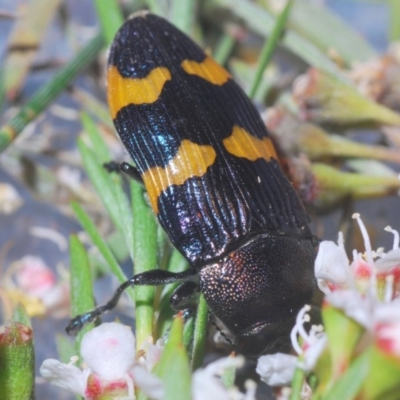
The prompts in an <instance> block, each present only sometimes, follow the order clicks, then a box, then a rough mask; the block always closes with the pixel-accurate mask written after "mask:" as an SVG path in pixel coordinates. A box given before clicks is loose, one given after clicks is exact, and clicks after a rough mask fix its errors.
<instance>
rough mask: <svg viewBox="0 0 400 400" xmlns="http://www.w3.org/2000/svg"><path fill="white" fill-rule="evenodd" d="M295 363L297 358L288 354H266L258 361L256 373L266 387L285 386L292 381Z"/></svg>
mask: <svg viewBox="0 0 400 400" xmlns="http://www.w3.org/2000/svg"><path fill="white" fill-rule="evenodd" d="M296 363H297V357H295V356H292V355H290V354H283V353H276V354H268V355H265V356H261V357H260V358H259V359H258V361H257V368H256V372H257V374H258V375H260V378H261V380H262V381H263V382H265V383H266V384H267V385H270V386H282V385H287V384H289V383H290V382H291V381H292V379H293V373H294V370H295V368H296Z"/></svg>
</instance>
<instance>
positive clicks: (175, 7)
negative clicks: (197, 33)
mask: <svg viewBox="0 0 400 400" xmlns="http://www.w3.org/2000/svg"><path fill="white" fill-rule="evenodd" d="M196 10H197V0H173V1H172V5H171V11H170V18H169V19H170V21H171V23H173V24H174V25H175V26H176V27H177V28H179V29H180V30H181V31H183V32H185V33H186V34H187V35H189V36H192V33H193V26H194V20H195V12H196Z"/></svg>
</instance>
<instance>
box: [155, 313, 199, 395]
mask: <svg viewBox="0 0 400 400" xmlns="http://www.w3.org/2000/svg"><path fill="white" fill-rule="evenodd" d="M154 372H155V374H156V375H157V376H159V377H160V378H161V379H162V380H163V383H164V389H165V394H164V399H165V400H187V399H191V398H192V395H191V374H190V368H189V359H188V355H187V353H186V350H185V346H184V345H183V320H182V317H181V316H179V315H178V316H177V317H176V318H175V319H174V321H173V323H172V327H171V331H170V334H169V337H168V341H167V343H166V345H165V348H164V351H163V353H162V356H161V359H160V361H159V363H158V364H157V365H156V367H155V370H154Z"/></svg>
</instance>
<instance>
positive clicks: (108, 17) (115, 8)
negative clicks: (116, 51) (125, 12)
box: [94, 0, 124, 46]
mask: <svg viewBox="0 0 400 400" xmlns="http://www.w3.org/2000/svg"><path fill="white" fill-rule="evenodd" d="M94 4H95V6H96V10H97V15H98V16H99V20H100V23H101V26H102V31H103V35H104V38H105V40H106V44H107V45H108V46H109V45H110V44H111V42H112V41H113V39H114V36H115V34H116V33H117V30H118V29H119V28H120V26H121V25H122V23H123V22H124V19H123V17H122V13H121V11H120V9H119V4H118V2H117V1H116V0H107V1H104V0H95V1H94Z"/></svg>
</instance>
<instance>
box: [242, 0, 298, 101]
mask: <svg viewBox="0 0 400 400" xmlns="http://www.w3.org/2000/svg"><path fill="white" fill-rule="evenodd" d="M292 4H293V1H292V0H288V2H287V3H286V6H285V8H284V9H283V11H282V12H281V14H280V15H279V16H278V18H277V19H276V22H275V26H274V28H273V29H272V32H271V35H270V37H269V38H268V39H267V40H266V41H265V43H264V47H263V49H262V51H261V54H260V58H259V61H258V67H257V71H256V75H255V77H254V81H253V84H252V85H251V89H250V92H249V97H250V98H252V99H253V98H254V96H255V95H256V92H257V89H258V87H259V85H260V82H261V78H262V75H263V73H264V70H265V67H266V66H267V65H268V63H269V62H270V61H271V58H272V55H273V54H274V51H275V49H276V46H277V45H278V43H279V41H280V39H281V37H282V34H283V32H284V29H285V26H286V21H287V19H288V17H289V14H290V8H291V6H292Z"/></svg>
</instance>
